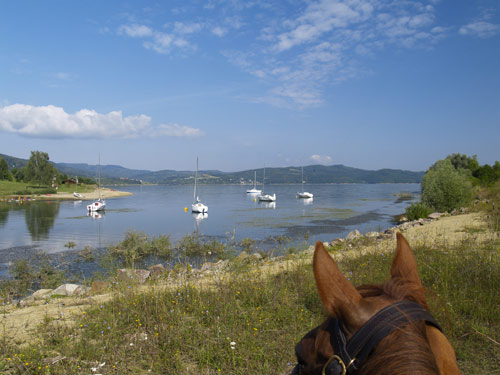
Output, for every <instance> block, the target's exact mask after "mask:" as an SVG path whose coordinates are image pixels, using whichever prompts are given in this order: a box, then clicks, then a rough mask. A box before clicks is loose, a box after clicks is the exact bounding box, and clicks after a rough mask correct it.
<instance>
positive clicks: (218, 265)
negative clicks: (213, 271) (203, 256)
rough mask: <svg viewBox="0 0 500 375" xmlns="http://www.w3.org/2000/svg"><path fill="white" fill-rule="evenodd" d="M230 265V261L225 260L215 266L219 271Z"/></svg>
mask: <svg viewBox="0 0 500 375" xmlns="http://www.w3.org/2000/svg"><path fill="white" fill-rule="evenodd" d="M228 264H229V260H227V259H225V260H222V259H221V260H219V261H218V262H217V263H215V266H216V268H217V269H218V270H222V269H224V268H226V267H227V265H228Z"/></svg>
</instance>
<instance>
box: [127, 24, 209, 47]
mask: <svg viewBox="0 0 500 375" xmlns="http://www.w3.org/2000/svg"><path fill="white" fill-rule="evenodd" d="M199 30H201V25H200V24H195V23H191V24H184V23H181V22H176V23H175V24H174V26H173V32H172V33H164V32H161V31H155V30H153V29H151V28H149V27H147V26H144V25H137V24H133V25H122V26H120V27H119V28H118V34H119V35H126V36H129V37H132V38H142V39H144V41H143V43H142V45H143V47H144V48H146V49H149V50H152V51H155V52H157V53H161V54H168V53H170V52H171V51H172V50H173V49H174V47H175V48H179V49H184V50H185V49H188V48H192V49H194V47H193V46H192V45H191V43H189V42H188V41H187V40H186V39H185V38H184V35H189V34H193V33H196V32H198V31H199Z"/></svg>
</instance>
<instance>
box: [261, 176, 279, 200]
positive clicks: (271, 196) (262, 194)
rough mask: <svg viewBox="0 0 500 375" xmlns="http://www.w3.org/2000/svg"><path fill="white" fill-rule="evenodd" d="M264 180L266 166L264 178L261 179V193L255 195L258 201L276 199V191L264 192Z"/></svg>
mask: <svg viewBox="0 0 500 375" xmlns="http://www.w3.org/2000/svg"><path fill="white" fill-rule="evenodd" d="M265 181H266V168H264V178H263V179H262V193H260V195H259V196H258V197H257V199H258V200H259V201H260V202H275V201H276V193H274V194H273V195H271V194H264V185H265Z"/></svg>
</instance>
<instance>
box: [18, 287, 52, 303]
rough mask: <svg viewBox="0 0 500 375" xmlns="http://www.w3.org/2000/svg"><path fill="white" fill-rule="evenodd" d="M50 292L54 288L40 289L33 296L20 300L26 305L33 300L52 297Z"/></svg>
mask: <svg viewBox="0 0 500 375" xmlns="http://www.w3.org/2000/svg"><path fill="white" fill-rule="evenodd" d="M50 292H52V289H38V290H37V291H36V292H35V293H33V294H32V295H31V296H28V297H26V298H24V299H22V300H21V301H19V305H20V306H22V307H25V306H28V305H29V304H30V303H31V302H34V301H37V300H41V299H45V298H48V297H50Z"/></svg>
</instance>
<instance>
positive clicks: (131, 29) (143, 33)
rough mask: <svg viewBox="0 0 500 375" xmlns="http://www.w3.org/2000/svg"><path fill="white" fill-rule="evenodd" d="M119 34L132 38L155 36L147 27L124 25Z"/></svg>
mask: <svg viewBox="0 0 500 375" xmlns="http://www.w3.org/2000/svg"><path fill="white" fill-rule="evenodd" d="M118 34H120V35H123V34H125V35H128V36H130V37H132V38H144V37H148V36H152V35H153V30H151V29H150V28H149V27H147V26H145V25H137V24H133V25H122V26H120V27H119V28H118Z"/></svg>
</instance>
